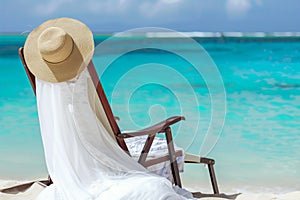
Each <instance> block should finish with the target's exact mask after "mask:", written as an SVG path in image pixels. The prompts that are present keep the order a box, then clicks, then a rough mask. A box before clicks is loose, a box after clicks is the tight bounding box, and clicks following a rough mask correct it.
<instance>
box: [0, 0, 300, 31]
mask: <svg viewBox="0 0 300 200" xmlns="http://www.w3.org/2000/svg"><path fill="white" fill-rule="evenodd" d="M299 10H300V1H299V0H0V33H26V32H30V31H32V30H33V29H34V28H35V27H37V26H39V25H40V24H41V23H43V22H44V21H46V20H48V19H52V18H58V17H72V18H75V19H78V20H80V21H82V22H84V23H85V24H86V25H88V27H89V28H90V29H91V30H92V31H93V32H94V33H113V32H121V31H126V30H128V29H132V28H141V27H162V28H168V29H173V30H176V31H190V32H193V31H199V32H300V11H299Z"/></svg>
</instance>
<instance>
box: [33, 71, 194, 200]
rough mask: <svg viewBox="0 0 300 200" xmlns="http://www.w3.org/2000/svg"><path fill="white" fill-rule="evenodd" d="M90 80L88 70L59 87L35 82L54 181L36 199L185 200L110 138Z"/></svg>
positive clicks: (44, 139) (47, 156)
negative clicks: (91, 96)
mask: <svg viewBox="0 0 300 200" xmlns="http://www.w3.org/2000/svg"><path fill="white" fill-rule="evenodd" d="M89 79H90V76H89V73H88V72H87V70H85V71H83V72H82V73H81V75H80V76H79V77H78V78H77V79H76V80H72V81H68V82H63V83H48V82H43V81H41V80H38V79H36V86H37V88H36V94H37V105H38V114H39V121H40V128H41V134H42V140H43V145H44V152H45V159H46V164H47V168H48V172H49V174H50V176H51V178H52V180H53V182H54V184H53V185H51V186H49V187H47V188H46V189H45V190H44V191H43V192H41V194H40V195H39V197H38V199H43V200H47V199H52V200H54V199H55V200H59V199H62V200H77V199H78V200H85V199H97V200H98V199H149V200H151V199H153V200H158V199H175V200H176V199H185V197H183V196H181V195H179V194H177V193H176V192H175V191H174V189H173V188H172V184H171V182H170V181H168V180H167V179H166V178H163V177H160V176H158V175H154V174H152V173H150V172H148V171H147V170H146V169H145V168H144V167H143V166H141V165H139V164H138V163H137V162H136V161H135V160H133V159H132V158H131V157H129V156H128V155H127V154H126V153H125V152H124V151H123V150H122V149H121V148H120V147H119V146H118V145H117V143H116V142H115V141H114V140H113V139H112V137H109V136H108V133H107V130H106V129H105V128H104V126H103V125H102V123H100V122H99V120H98V118H97V117H96V115H95V113H94V112H93V110H92V108H91V107H92V106H91V105H90V101H89V98H88V81H89ZM181 192H182V191H181ZM187 195H190V193H187Z"/></svg>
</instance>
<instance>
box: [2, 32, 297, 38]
mask: <svg viewBox="0 0 300 200" xmlns="http://www.w3.org/2000/svg"><path fill="white" fill-rule="evenodd" d="M28 34H29V31H26V32H21V33H16V32H12V33H9V32H7V33H0V36H6V35H7V36H27V35H28ZM93 34H94V36H107V37H109V36H112V35H114V36H117V37H134V36H139V37H147V38H176V37H177V38H178V37H193V38H222V37H235V38H240V37H241V38H243V37H250V38H266V37H300V32H237V31H233V32H205V31H204V32H201V31H191V32H180V31H166V32H130V31H129V32H126V31H125V32H111V33H109V32H93Z"/></svg>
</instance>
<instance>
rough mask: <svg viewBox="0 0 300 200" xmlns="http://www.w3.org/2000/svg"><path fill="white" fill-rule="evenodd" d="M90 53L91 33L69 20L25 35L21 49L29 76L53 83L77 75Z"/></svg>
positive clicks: (62, 20) (48, 23)
mask: <svg viewBox="0 0 300 200" xmlns="http://www.w3.org/2000/svg"><path fill="white" fill-rule="evenodd" d="M93 53H94V40H93V34H92V32H91V30H90V29H89V28H88V27H87V26H86V25H84V24H83V23H82V22H80V21H78V20H75V19H71V18H57V19H52V20H49V21H46V22H44V23H43V24H42V25H40V26H39V27H37V28H36V29H34V30H33V31H32V32H31V33H30V34H29V35H28V37H27V39H26V42H25V45H24V57H25V60H26V63H27V65H28V68H29V70H30V71H31V73H33V74H34V75H35V76H36V77H38V78H39V79H41V80H43V81H47V82H54V83H55V82H64V81H67V80H70V79H72V78H75V77H76V76H77V75H79V74H80V73H81V72H82V71H83V69H84V68H85V67H86V66H87V65H88V64H89V62H90V60H91V58H92V56H93Z"/></svg>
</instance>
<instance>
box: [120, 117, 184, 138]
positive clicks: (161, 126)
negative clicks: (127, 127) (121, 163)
mask: <svg viewBox="0 0 300 200" xmlns="http://www.w3.org/2000/svg"><path fill="white" fill-rule="evenodd" d="M181 120H185V118H184V117H183V116H174V117H170V118H168V119H166V120H164V121H161V122H159V123H157V124H154V125H152V126H150V127H147V128H145V129H142V130H139V131H126V132H123V133H121V134H119V135H117V137H119V138H130V137H136V136H142V135H153V134H156V133H162V132H164V130H165V129H166V128H167V127H169V126H170V125H172V124H175V123H177V122H179V121H181Z"/></svg>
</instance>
